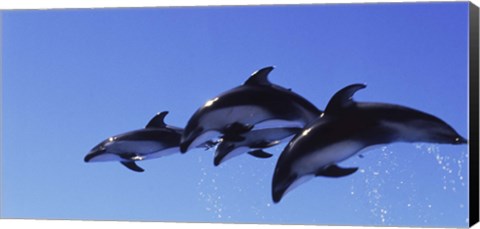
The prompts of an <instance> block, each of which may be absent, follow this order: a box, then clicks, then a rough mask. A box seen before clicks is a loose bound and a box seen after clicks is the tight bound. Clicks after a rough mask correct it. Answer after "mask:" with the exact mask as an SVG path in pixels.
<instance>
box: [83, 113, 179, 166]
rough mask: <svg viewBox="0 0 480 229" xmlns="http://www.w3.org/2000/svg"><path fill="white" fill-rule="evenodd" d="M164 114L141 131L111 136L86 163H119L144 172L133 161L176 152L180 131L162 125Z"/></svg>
mask: <svg viewBox="0 0 480 229" xmlns="http://www.w3.org/2000/svg"><path fill="white" fill-rule="evenodd" d="M167 114H168V112H167V111H164V112H161V113H158V114H157V115H155V117H153V118H152V119H151V120H150V122H149V123H148V124H147V125H146V127H145V128H144V129H140V130H134V131H131V132H127V133H124V134H119V135H116V136H112V137H110V138H108V139H106V140H104V141H102V142H101V143H100V144H98V145H97V146H95V147H94V148H93V149H92V150H91V151H90V153H88V154H87V156H85V158H84V161H85V162H97V161H119V162H120V163H122V164H123V165H124V166H126V167H127V168H129V169H131V170H133V171H136V172H143V171H144V169H142V168H140V167H139V166H138V165H137V164H136V163H135V162H136V161H142V160H147V159H154V158H158V157H163V156H166V155H170V154H173V153H175V152H179V144H180V138H181V135H182V132H183V129H181V128H178V127H175V126H170V125H167V124H165V122H164V119H165V116H166V115H167Z"/></svg>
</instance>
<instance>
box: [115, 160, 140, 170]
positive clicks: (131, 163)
mask: <svg viewBox="0 0 480 229" xmlns="http://www.w3.org/2000/svg"><path fill="white" fill-rule="evenodd" d="M120 163H122V165H125V167H127V168H129V169H131V170H133V171H135V172H143V171H145V170H144V169H142V168H140V166H138V165H137V164H136V163H135V162H134V161H121V162H120Z"/></svg>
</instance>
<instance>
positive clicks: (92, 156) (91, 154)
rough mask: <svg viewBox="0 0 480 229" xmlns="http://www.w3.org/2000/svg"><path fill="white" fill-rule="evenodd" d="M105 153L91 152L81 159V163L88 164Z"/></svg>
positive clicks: (102, 151)
mask: <svg viewBox="0 0 480 229" xmlns="http://www.w3.org/2000/svg"><path fill="white" fill-rule="evenodd" d="M103 153H105V150H92V151H91V152H90V153H89V154H87V156H85V158H83V161H85V162H90V161H91V160H92V159H93V158H95V157H97V156H99V155H101V154H103Z"/></svg>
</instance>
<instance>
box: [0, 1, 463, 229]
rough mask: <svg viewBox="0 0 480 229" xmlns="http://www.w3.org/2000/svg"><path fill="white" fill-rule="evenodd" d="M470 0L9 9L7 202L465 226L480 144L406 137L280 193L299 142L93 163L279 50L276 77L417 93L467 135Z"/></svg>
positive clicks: (23, 211)
mask: <svg viewBox="0 0 480 229" xmlns="http://www.w3.org/2000/svg"><path fill="white" fill-rule="evenodd" d="M467 7H468V5H467V3H462V2H460V3H421V4H413V3H408V4H367V5H361V4H353V5H336V4H329V5H318V6H275V7H272V6H270V7H269V6H263V7H246V6H244V7H199V8H149V9H133V8H131V9H96V10H26V11H3V12H2V23H3V25H2V30H3V31H2V33H3V34H2V35H3V37H2V48H3V51H2V58H3V63H2V64H3V66H2V81H3V82H2V83H3V85H2V86H3V88H2V93H3V95H2V96H3V101H2V104H3V111H2V118H3V120H2V125H3V126H2V131H3V133H2V138H3V139H2V142H3V145H2V147H3V148H2V163H3V164H2V201H1V214H2V215H1V216H2V217H6V218H44V219H45V218H46V219H99V220H148V221H187V222H242V223H279V224H330V225H352V224H359V225H394V226H395V225H400V226H465V225H467V224H466V220H467V217H468V195H467V194H468V182H467V180H468V167H467V165H468V155H467V149H468V148H467V146H466V145H464V146H450V145H435V144H401V143H397V144H392V145H388V146H385V147H377V148H375V149H373V150H371V151H368V152H365V153H364V154H363V155H364V156H365V157H364V158H359V157H352V158H351V159H349V160H347V161H345V162H344V163H342V164H343V165H357V166H360V168H361V170H360V171H359V172H357V173H356V174H354V175H352V176H349V177H345V178H342V179H328V178H318V179H313V180H311V181H309V182H308V183H305V184H304V185H302V186H300V187H298V188H297V189H295V190H294V191H292V192H291V193H288V194H287V195H286V196H285V198H284V199H283V200H282V202H281V203H280V204H273V202H272V201H271V196H270V185H271V176H272V173H273V168H274V166H275V161H276V159H277V157H278V155H279V154H280V153H281V150H282V148H283V146H277V147H275V148H273V149H271V150H269V151H270V152H272V153H274V154H275V156H274V157H273V158H270V159H266V160H260V159H256V158H252V157H249V156H243V157H238V158H235V159H232V160H229V161H228V162H226V163H225V164H223V165H221V166H219V167H214V166H213V152H205V151H203V150H195V151H191V152H189V153H187V154H186V155H180V154H177V155H172V156H169V157H165V158H160V159H156V160H151V161H144V162H140V163H139V164H140V166H142V167H143V168H145V170H146V172H145V173H142V174H138V173H134V172H131V171H129V170H127V169H125V168H124V167H123V166H122V165H120V164H119V163H113V162H112V163H95V164H93V163H92V164H86V163H84V162H83V157H84V156H85V155H86V153H88V151H89V150H90V149H91V148H92V147H93V146H95V145H96V144H97V143H99V142H100V141H102V140H103V139H105V138H107V137H109V136H110V135H114V134H118V133H123V132H127V131H130V130H133V129H138V128H142V127H143V126H144V125H145V124H146V123H147V122H148V121H149V119H150V118H151V117H153V116H154V115H155V113H157V112H160V111H163V110H168V111H169V112H170V113H169V115H168V116H167V118H166V122H167V123H168V124H170V125H176V126H184V125H185V124H186V122H187V121H188V119H189V118H190V116H191V115H192V114H193V112H194V111H195V110H196V109H197V108H198V107H199V106H201V105H202V104H204V102H205V101H206V100H208V99H210V98H212V97H214V96H216V95H218V94H219V93H221V92H223V91H225V90H227V89H229V88H232V87H235V86H238V85H240V84H241V83H243V82H244V81H245V80H246V79H247V77H248V76H249V75H250V74H251V73H252V72H253V71H255V70H257V69H259V68H262V67H265V66H270V65H275V66H276V69H275V70H274V71H273V72H272V73H271V74H270V80H271V81H272V82H274V83H276V84H279V85H282V86H284V87H288V88H292V89H293V90H294V91H295V92H297V93H299V94H301V95H302V96H304V97H305V98H307V99H308V100H310V101H311V102H312V103H314V104H315V105H317V106H318V107H319V108H320V109H323V108H324V107H325V105H326V104H327V102H328V100H329V98H330V96H331V95H333V94H334V93H335V92H336V91H337V90H338V89H340V88H342V87H344V86H346V85H348V84H351V83H366V84H367V85H368V86H367V88H366V89H365V90H362V91H360V92H358V93H357V94H356V95H355V98H356V99H357V100H358V101H378V102H389V103H395V104H401V105H405V106H409V107H412V108H416V109H419V110H422V111H425V112H428V113H431V114H433V115H436V116H437V117H439V118H441V119H443V120H445V121H446V122H447V123H449V124H450V125H452V126H453V127H454V128H455V129H456V130H457V131H458V132H459V133H460V134H462V135H463V136H467V132H468V123H467V96H468V94H467V83H468V80H467V73H468V69H467V67H468V66H467V60H468V52H467V51H468V46H467V41H468V34H467V32H468V30H467V29H468V14H467V13H468V8H467Z"/></svg>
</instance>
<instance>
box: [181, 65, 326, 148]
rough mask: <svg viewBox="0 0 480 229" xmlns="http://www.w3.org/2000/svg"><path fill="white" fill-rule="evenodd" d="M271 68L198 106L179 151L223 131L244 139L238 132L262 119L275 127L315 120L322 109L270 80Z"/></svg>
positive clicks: (227, 135) (255, 126)
mask: <svg viewBox="0 0 480 229" xmlns="http://www.w3.org/2000/svg"><path fill="white" fill-rule="evenodd" d="M272 70H273V67H266V68H263V69H260V70H258V71H257V72H255V73H253V74H252V75H251V76H250V78H249V79H248V80H247V81H246V82H245V83H244V84H243V85H241V86H238V87H236V88H233V89H231V90H229V91H226V92H224V93H222V94H220V95H218V96H216V97H214V98H213V99H210V100H208V101H207V102H206V103H205V105H203V106H202V107H200V108H199V109H198V110H197V111H196V112H195V113H194V114H193V115H192V117H191V118H190V120H189V121H188V123H187V125H186V127H185V131H184V132H183V135H182V139H181V143H180V150H181V152H182V153H185V152H187V151H188V150H190V149H192V148H195V147H197V146H199V145H202V144H205V142H208V141H209V140H211V139H216V138H217V139H218V138H219V136H222V135H223V136H224V137H225V139H226V140H229V141H243V140H244V137H240V136H239V135H241V134H244V133H247V132H249V131H252V130H256V129H258V128H260V127H259V126H262V125H261V124H262V123H264V124H265V123H270V124H271V123H275V126H274V127H275V128H288V127H297V128H303V127H304V126H305V125H306V124H307V123H310V122H311V121H313V120H315V118H317V117H318V115H319V114H321V111H319V110H318V109H317V108H316V107H315V106H314V105H313V104H311V103H310V102H309V101H307V100H306V99H305V98H303V97H301V96H300V95H298V94H296V93H294V92H292V91H291V90H288V89H286V88H283V87H280V86H278V85H275V84H272V83H271V82H270V81H269V80H268V78H267V77H268V74H269V73H270V72H271V71H272ZM265 125H266V124H265ZM268 127H271V126H267V125H266V126H265V127H264V128H268Z"/></svg>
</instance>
